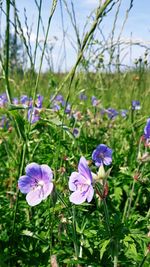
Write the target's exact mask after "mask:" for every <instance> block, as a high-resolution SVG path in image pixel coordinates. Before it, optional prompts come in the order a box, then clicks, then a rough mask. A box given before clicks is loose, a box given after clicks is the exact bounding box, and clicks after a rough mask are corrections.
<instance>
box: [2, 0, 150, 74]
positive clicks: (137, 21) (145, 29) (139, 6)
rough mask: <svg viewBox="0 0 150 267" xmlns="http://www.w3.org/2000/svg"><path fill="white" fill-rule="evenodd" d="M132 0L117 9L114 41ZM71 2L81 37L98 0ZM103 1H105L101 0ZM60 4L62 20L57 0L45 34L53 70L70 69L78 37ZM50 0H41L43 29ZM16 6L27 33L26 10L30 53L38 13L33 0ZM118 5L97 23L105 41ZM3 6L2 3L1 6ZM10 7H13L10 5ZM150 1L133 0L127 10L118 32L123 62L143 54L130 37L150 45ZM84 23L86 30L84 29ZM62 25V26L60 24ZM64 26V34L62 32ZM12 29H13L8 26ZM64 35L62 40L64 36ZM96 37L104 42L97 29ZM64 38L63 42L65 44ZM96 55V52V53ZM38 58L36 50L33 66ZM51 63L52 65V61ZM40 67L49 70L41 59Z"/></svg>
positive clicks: (122, 3)
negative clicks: (121, 45)
mask: <svg viewBox="0 0 150 267" xmlns="http://www.w3.org/2000/svg"><path fill="white" fill-rule="evenodd" d="M114 1H115V0H114ZM130 1H131V0H122V2H121V7H120V12H119V14H118V18H117V22H116V27H115V32H114V41H115V40H117V38H118V35H119V34H120V31H121V28H122V25H123V22H124V19H125V16H126V11H127V9H128V8H129V6H130ZM37 2H38V3H39V2H40V0H37ZM66 2H67V4H68V7H69V10H71V4H70V2H71V1H70V0H66ZM72 2H73V4H74V10H75V16H76V24H77V27H78V30H79V35H80V38H81V39H82V38H83V36H84V34H85V32H86V31H87V30H88V29H89V28H90V27H91V24H92V22H93V18H94V16H95V13H94V10H95V8H96V7H97V6H98V5H99V2H100V1H99V0H72ZM103 2H104V0H103ZM61 3H62V12H63V22H62V19H61V9H60V0H58V5H57V7H56V11H55V13H54V16H53V18H52V21H51V25H50V31H49V36H48V45H49V50H47V51H49V52H48V54H49V59H50V64H51V66H52V65H53V68H54V70H55V71H65V70H69V69H70V68H71V67H72V66H73V65H74V63H75V61H76V57H77V51H76V50H77V40H76V35H75V32H74V29H73V27H72V24H71V21H70V18H69V15H68V13H67V11H66V8H65V6H64V3H63V0H61ZM51 4H52V0H43V1H42V20H43V25H44V28H45V29H46V27H47V23H48V18H49V14H50V9H51ZM16 6H17V9H18V14H19V18H20V21H21V24H22V28H23V30H24V34H25V35H26V26H25V16H24V9H26V17H27V24H28V28H29V30H31V35H30V42H31V48H32V53H33V52H34V47H35V40H36V31H37V20H38V16H37V15H38V12H37V7H36V5H35V1H34V0H21V1H20V0H16ZM117 6H118V4H116V5H115V6H114V7H113V9H112V10H111V12H109V13H108V14H107V16H106V17H105V18H104V19H103V21H102V23H101V24H100V29H101V31H102V33H103V35H104V37H105V39H106V40H107V44H110V40H111V34H112V28H113V23H114V18H115V14H116V10H117ZM3 8H4V9H5V6H4V7H3ZM11 9H12V8H11ZM149 10H150V1H149V0H142V1H141V0H134V1H133V8H132V9H131V11H130V12H129V16H128V19H127V21H126V24H125V27H124V29H123V32H122V34H121V37H120V38H121V40H122V41H125V42H126V45H124V46H123V47H122V48H123V50H122V52H121V57H122V60H123V61H122V62H123V63H124V64H127V65H129V64H131V63H133V62H134V60H135V59H136V58H139V57H140V56H141V57H143V55H144V52H145V48H140V47H139V46H137V45H133V46H132V48H131V45H130V44H129V42H130V43H131V39H132V42H133V43H136V42H140V43H141V44H143V45H146V46H147V47H148V48H150V15H149ZM11 20H13V12H12V11H11ZM85 24H87V27H86V30H85V28H84V26H85ZM62 25H63V26H62ZM4 29H5V16H4V15H2V18H1V32H3V31H4ZM63 29H64V35H65V37H64V35H63ZM11 31H12V32H13V28H12V29H11ZM64 38H65V39H64ZM95 39H96V40H97V41H98V43H99V44H100V43H101V42H102V43H103V40H102V39H103V38H102V35H101V34H100V32H99V31H98V32H97V33H96V34H95ZM43 40H44V37H43V32H42V28H40V33H39V41H40V45H41V46H42V45H43ZM64 40H65V43H64ZM99 44H98V45H97V46H95V49H96V50H98V51H101V48H100V47H101V45H99ZM52 47H53V50H52V54H51V53H50V48H52ZM95 55H96V56H97V54H95ZM40 57H41V50H40V49H38V53H37V59H36V67H37V69H38V66H39V63H40ZM105 60H106V62H107V61H108V60H109V56H108V54H107V55H105ZM52 63H53V64H52ZM42 69H43V70H47V69H48V64H47V60H46V59H44V61H43V67H42Z"/></svg>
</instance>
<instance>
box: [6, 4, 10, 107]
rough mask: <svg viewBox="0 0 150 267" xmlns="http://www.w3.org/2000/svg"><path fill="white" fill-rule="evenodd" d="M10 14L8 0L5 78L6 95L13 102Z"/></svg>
mask: <svg viewBox="0 0 150 267" xmlns="http://www.w3.org/2000/svg"><path fill="white" fill-rule="evenodd" d="M9 16H10V0H6V39H5V49H6V55H5V56H6V58H5V80H6V89H5V90H6V95H7V98H8V102H9V103H11V91H10V86H9V37H10V25H9V23H10V22H9Z"/></svg>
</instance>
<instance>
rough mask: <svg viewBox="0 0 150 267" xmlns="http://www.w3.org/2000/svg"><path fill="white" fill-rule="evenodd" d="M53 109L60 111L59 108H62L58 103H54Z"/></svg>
mask: <svg viewBox="0 0 150 267" xmlns="http://www.w3.org/2000/svg"><path fill="white" fill-rule="evenodd" d="M52 110H53V111H58V110H60V106H59V105H58V104H56V103H54V105H53V106H52Z"/></svg>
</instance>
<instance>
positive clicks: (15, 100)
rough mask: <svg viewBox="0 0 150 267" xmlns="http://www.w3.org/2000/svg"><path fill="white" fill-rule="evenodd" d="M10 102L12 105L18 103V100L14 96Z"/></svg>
mask: <svg viewBox="0 0 150 267" xmlns="http://www.w3.org/2000/svg"><path fill="white" fill-rule="evenodd" d="M12 102H13V104H14V105H18V103H19V100H18V98H17V97H14V98H13V100H12Z"/></svg>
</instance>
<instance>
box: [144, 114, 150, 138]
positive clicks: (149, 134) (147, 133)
mask: <svg viewBox="0 0 150 267" xmlns="http://www.w3.org/2000/svg"><path fill="white" fill-rule="evenodd" d="M144 138H145V139H146V140H147V141H149V139H150V118H149V119H148V120H147V123H146V126H145V128H144Z"/></svg>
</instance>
